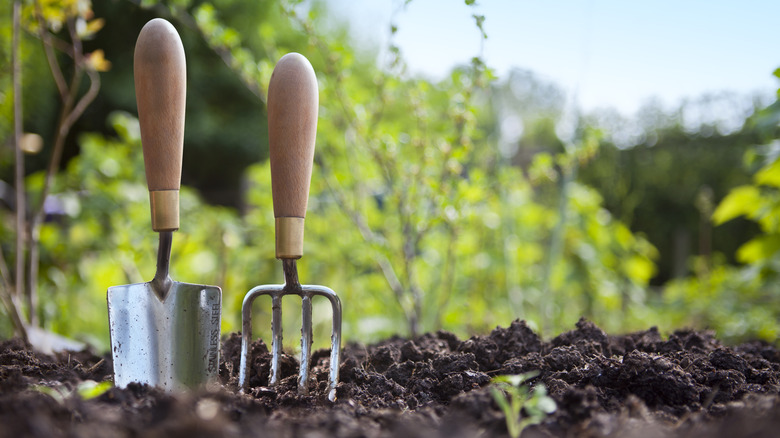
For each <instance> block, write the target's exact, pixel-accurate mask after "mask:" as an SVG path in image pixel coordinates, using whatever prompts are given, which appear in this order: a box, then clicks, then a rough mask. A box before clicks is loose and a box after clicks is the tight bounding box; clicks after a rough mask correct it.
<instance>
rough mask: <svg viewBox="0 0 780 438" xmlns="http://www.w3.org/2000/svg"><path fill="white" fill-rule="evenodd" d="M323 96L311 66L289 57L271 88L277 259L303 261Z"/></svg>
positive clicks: (294, 55)
mask: <svg viewBox="0 0 780 438" xmlns="http://www.w3.org/2000/svg"><path fill="white" fill-rule="evenodd" d="M318 105H319V95H318V91H317V77H316V75H315V74H314V69H313V68H312V66H311V64H309V61H308V60H307V59H306V58H305V57H304V56H303V55H300V54H298V53H288V54H287V55H284V56H283V57H282V59H280V60H279V62H278V63H277V64H276V67H275V68H274V72H273V75H271V82H270V84H268V140H269V147H270V159H271V190H272V192H273V197H274V217H275V218H276V257H277V258H280V259H297V258H300V257H301V256H302V255H303V219H304V217H306V205H307V204H308V202H309V183H310V181H311V169H312V161H313V159H314V140H315V137H316V134H317V110H318Z"/></svg>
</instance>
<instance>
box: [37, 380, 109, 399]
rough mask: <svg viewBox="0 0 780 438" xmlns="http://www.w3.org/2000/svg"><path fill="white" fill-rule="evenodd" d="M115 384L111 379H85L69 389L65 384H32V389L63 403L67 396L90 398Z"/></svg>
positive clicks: (97, 395) (99, 394)
mask: <svg viewBox="0 0 780 438" xmlns="http://www.w3.org/2000/svg"><path fill="white" fill-rule="evenodd" d="M113 386H114V384H113V383H112V382H110V381H105V382H95V381H94V380H85V381H83V382H81V383H79V384H78V385H77V386H76V387H75V388H73V389H67V387H66V386H64V385H59V386H57V387H50V386H46V385H32V386H30V389H32V390H33V391H37V392H40V393H42V394H46V395H48V396H49V397H51V398H53V399H54V400H56V401H57V403H59V404H63V403H65V400H66V399H67V398H69V397H72V396H73V395H74V394H78V395H79V397H81V398H82V399H83V400H89V399H93V398H95V397H99V396H101V395H102V394H103V393H104V392H106V391H108V390H109V389H111V388H112V387H113Z"/></svg>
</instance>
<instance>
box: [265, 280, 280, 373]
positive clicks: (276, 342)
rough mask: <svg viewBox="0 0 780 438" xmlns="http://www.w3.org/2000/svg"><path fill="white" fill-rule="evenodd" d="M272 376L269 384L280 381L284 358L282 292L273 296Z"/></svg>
mask: <svg viewBox="0 0 780 438" xmlns="http://www.w3.org/2000/svg"><path fill="white" fill-rule="evenodd" d="M271 335H272V336H273V338H272V340H271V377H270V379H269V382H268V385H269V386H274V385H276V384H277V383H279V376H280V374H281V371H282V370H281V367H280V366H279V361H280V360H281V358H282V294H281V293H280V294H274V295H273V296H272V298H271Z"/></svg>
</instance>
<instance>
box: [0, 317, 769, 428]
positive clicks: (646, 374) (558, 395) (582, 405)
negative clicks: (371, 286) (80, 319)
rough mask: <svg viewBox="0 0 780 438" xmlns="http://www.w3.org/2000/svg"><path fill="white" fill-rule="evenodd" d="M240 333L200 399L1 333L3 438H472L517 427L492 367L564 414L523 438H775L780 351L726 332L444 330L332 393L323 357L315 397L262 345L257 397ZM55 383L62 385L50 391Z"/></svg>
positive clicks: (404, 342)
mask: <svg viewBox="0 0 780 438" xmlns="http://www.w3.org/2000/svg"><path fill="white" fill-rule="evenodd" d="M239 348H240V337H239V336H238V335H237V334H232V335H230V336H228V337H226V338H225V339H223V342H222V362H221V368H220V379H221V385H219V386H218V387H216V388H211V389H208V390H201V391H197V392H191V393H181V394H166V393H163V392H161V391H159V390H157V389H155V388H150V387H147V386H141V385H130V386H128V387H127V388H124V389H119V388H114V387H111V388H110V389H108V390H107V391H105V392H103V393H102V394H100V395H97V396H94V397H86V398H85V397H82V396H80V395H78V391H76V389H77V388H80V387H84V385H85V384H84V382H85V381H90V380H91V381H96V382H101V381H106V380H111V378H112V367H111V363H110V355H104V356H98V355H95V354H92V353H90V352H88V351H82V352H78V353H65V354H59V355H56V356H47V355H41V354H37V353H33V352H31V351H30V349H29V348H28V346H26V345H24V343H22V342H20V341H19V340H10V341H4V342H2V343H0V437H6V436H8V437H15V438H18V437H23V436H32V437H47V438H49V437H60V436H62V437H65V436H68V437H93V436H95V437H97V436H116V437H123V436H126V437H131V436H144V437H157V436H159V437H163V436H165V437H169V436H173V437H176V436H186V437H216V436H224V437H239V436H255V435H269V436H282V437H288V436H305V437H318V438H319V437H330V436H334V437H395V436H398V437H418V436H419V437H432V436H443V437H444V436H446V437H460V436H469V437H473V436H507V428H506V421H505V419H504V416H503V413H502V412H501V411H500V409H499V407H498V406H497V405H496V403H495V401H494V400H493V398H492V396H491V392H490V389H489V384H490V380H491V378H492V377H493V376H497V375H504V374H519V373H525V372H528V371H534V370H536V371H539V374H538V376H537V377H535V378H534V379H533V380H532V381H531V384H532V385H538V384H540V383H543V384H544V385H545V386H546V388H547V390H548V392H549V394H550V396H551V397H552V398H553V399H554V400H555V402H556V403H557V410H556V411H555V412H554V413H553V414H551V415H549V416H548V417H547V418H546V419H545V420H544V421H543V422H542V423H541V424H538V425H534V426H529V427H528V428H526V429H525V431H524V432H523V435H522V436H523V437H535V436H565V437H569V436H570V437H602V436H616V437H635V436H636V437H668V436H694V437H713V436H715V437H717V436H724V437H733V436H745V437H746V436H751V437H759V436H776V435H777V431H778V430H780V396H779V395H778V393H780V351H778V350H777V349H776V348H775V347H773V346H772V345H769V344H766V343H761V342H751V343H746V344H743V345H738V346H726V345H723V344H722V343H721V342H719V341H718V340H717V339H716V338H715V337H714V335H713V334H712V333H709V332H696V331H691V330H681V331H677V332H674V333H673V334H671V335H670V336H669V337H668V338H667V339H664V338H662V336H661V335H660V334H659V332H658V330H657V329H655V328H651V329H649V330H646V331H642V332H638V333H632V334H628V335H620V336H611V335H607V334H606V333H604V331H602V330H601V329H600V328H598V327H597V326H595V325H594V324H593V323H591V322H588V321H586V320H580V321H579V322H578V323H577V324H576V329H574V330H572V331H569V332H566V333H563V334H561V335H559V336H558V337H556V338H554V339H552V340H550V341H548V342H545V341H543V340H542V339H540V338H539V336H537V334H535V333H534V332H533V331H532V330H531V329H529V328H528V326H527V325H526V324H525V323H524V322H523V321H515V322H513V323H512V324H511V325H510V326H509V327H506V328H500V327H499V328H496V329H495V330H494V331H493V332H492V333H490V334H489V335H486V336H475V337H472V338H470V339H467V340H461V339H458V338H457V337H456V336H454V335H453V334H451V333H447V332H437V333H431V334H426V335H424V336H421V337H418V338H415V339H402V338H397V337H396V338H391V339H388V340H386V341H383V342H380V343H377V344H375V345H368V346H364V345H359V344H348V345H346V346H345V347H344V349H343V358H344V359H343V361H342V364H341V368H340V373H341V376H340V378H341V381H340V383H339V386H338V390H337V394H338V400H337V401H336V402H335V403H331V402H329V401H327V399H326V397H325V396H326V388H327V379H328V375H327V369H328V368H327V365H328V363H327V362H328V351H326V350H320V351H317V352H316V353H315V354H314V359H313V361H312V362H313V363H314V364H315V365H314V366H313V369H312V378H313V379H312V386H311V395H309V396H300V395H298V394H297V393H296V376H297V366H298V362H297V360H296V359H295V358H293V357H291V356H284V357H283V361H282V365H283V366H282V373H283V376H286V377H285V378H284V379H283V380H282V382H281V383H280V385H278V386H277V387H276V388H274V389H270V388H266V387H265V386H264V385H266V384H267V383H268V377H267V376H268V372H269V361H270V354H269V352H268V348H267V346H266V345H265V344H264V343H263V341H261V340H258V341H256V342H255V343H254V344H253V345H252V349H251V351H252V359H251V363H252V370H251V372H250V381H249V382H250V390H249V392H248V394H239V393H238V391H237V390H236V383H237V373H238V361H239V357H238V352H239ZM45 388H52V389H53V391H52V390H48V389H45Z"/></svg>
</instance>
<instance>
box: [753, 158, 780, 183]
mask: <svg viewBox="0 0 780 438" xmlns="http://www.w3.org/2000/svg"><path fill="white" fill-rule="evenodd" d="M755 181H756V183H757V184H762V185H766V186H772V187H780V160H776V161H775V162H773V163H772V164H770V165H768V166H766V167H764V168H762V169H761V170H759V171H758V173H756V176H755Z"/></svg>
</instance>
